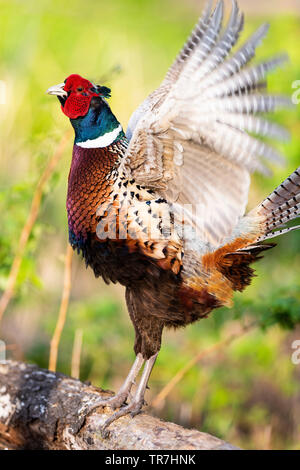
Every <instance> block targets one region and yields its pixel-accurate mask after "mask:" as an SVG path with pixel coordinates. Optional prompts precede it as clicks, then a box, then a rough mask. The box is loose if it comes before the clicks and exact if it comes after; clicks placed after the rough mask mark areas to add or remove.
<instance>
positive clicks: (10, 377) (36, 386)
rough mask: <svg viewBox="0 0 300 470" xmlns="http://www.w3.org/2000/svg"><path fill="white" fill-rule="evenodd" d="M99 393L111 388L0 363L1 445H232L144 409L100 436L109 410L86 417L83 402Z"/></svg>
mask: <svg viewBox="0 0 300 470" xmlns="http://www.w3.org/2000/svg"><path fill="white" fill-rule="evenodd" d="M99 395H100V396H102V397H109V396H111V395H112V392H110V391H107V390H102V389H99V388H96V387H93V386H91V385H89V384H87V383H82V382H80V381H79V380H76V379H72V378H70V377H67V376H65V375H63V374H59V373H53V372H49V371H48V370H45V369H40V368H38V367H37V366H35V365H31V364H24V363H20V362H14V361H5V362H2V363H0V449H1V448H2V449H3V448H8V449H69V450H72V449H77V450H79V449H83V450H93V449H98V450H107V449H114V450H125V449H126V450H141V449H147V450H162V449H163V450H169V449H176V450H180V449H181V450H183V449H185V450H196V449H206V450H210V449H228V450H234V449H236V447H234V446H232V445H230V444H227V443H226V442H224V441H222V440H220V439H217V438H216V437H213V436H210V435H209V434H206V433H203V432H199V431H196V430H191V429H184V428H182V427H181V426H178V425H176V424H173V423H167V422H163V421H161V420H159V419H158V418H155V417H152V416H149V415H147V414H146V413H141V414H140V415H138V416H136V417H135V418H133V419H132V418H131V417H128V416H125V417H122V418H120V419H119V420H118V421H116V422H115V423H113V424H112V425H111V427H110V435H109V437H108V438H107V439H103V438H102V437H101V434H100V432H99V429H100V428H101V425H102V424H103V423H104V421H105V420H106V419H107V417H108V416H109V415H110V414H111V413H112V411H111V410H110V409H109V408H103V409H98V410H96V411H95V412H93V414H91V415H90V416H88V417H87V418H85V415H86V410H87V406H88V405H89V404H91V403H93V401H94V400H95V399H96V398H98V397H99Z"/></svg>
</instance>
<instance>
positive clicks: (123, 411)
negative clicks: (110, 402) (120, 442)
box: [101, 400, 144, 439]
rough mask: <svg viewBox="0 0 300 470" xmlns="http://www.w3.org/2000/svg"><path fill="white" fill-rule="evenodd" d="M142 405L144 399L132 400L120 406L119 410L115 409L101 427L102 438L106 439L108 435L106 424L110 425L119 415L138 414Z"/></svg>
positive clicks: (132, 415)
mask: <svg viewBox="0 0 300 470" xmlns="http://www.w3.org/2000/svg"><path fill="white" fill-rule="evenodd" d="M143 405H144V400H139V401H135V400H133V401H132V402H131V403H129V404H128V405H125V406H124V407H123V408H120V410H119V411H116V412H115V413H114V414H113V415H112V416H110V417H109V418H108V419H107V420H106V421H105V423H104V424H103V426H102V428H101V436H102V438H103V439H107V438H108V436H109V430H108V429H107V428H108V426H110V425H111V423H113V422H114V421H116V420H117V419H119V418H120V417H121V416H125V415H130V416H131V417H132V418H134V416H136V415H137V414H139V413H140V412H141V410H142V407H143Z"/></svg>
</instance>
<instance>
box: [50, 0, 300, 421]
mask: <svg viewBox="0 0 300 470" xmlns="http://www.w3.org/2000/svg"><path fill="white" fill-rule="evenodd" d="M223 9H224V2H223V0H219V1H218V2H217V5H216V7H215V9H214V10H212V0H209V1H208V3H207V6H206V9H205V11H204V13H203V16H202V17H201V18H200V20H199V22H198V24H197V25H196V27H195V29H194V31H193V32H192V34H191V36H190V38H189V40H188V41H187V43H186V45H185V46H184V48H183V49H182V51H181V52H180V53H179V55H178V57H177V58H176V60H175V62H174V64H173V65H172V67H171V68H170V69H169V71H168V73H167V75H166V77H165V79H164V81H163V82H162V84H161V86H160V87H159V88H158V89H157V90H155V91H154V92H153V93H152V94H151V95H149V97H148V98H147V99H146V100H145V101H144V102H143V103H142V104H141V105H140V107H139V108H138V109H137V110H136V111H135V112H134V114H133V116H132V117H131V119H130V121H129V125H128V129H127V133H126V135H127V137H125V134H124V132H123V129H122V126H121V124H120V123H119V122H118V120H117V119H116V117H115V116H114V114H113V113H112V111H111V109H110V107H109V105H108V103H107V101H106V98H108V97H109V96H110V90H109V89H108V88H106V87H101V86H96V85H94V84H93V83H92V82H89V81H88V80H85V79H83V78H82V77H80V76H79V75H71V76H69V77H68V78H67V79H66V80H65V82H64V83H62V84H60V85H58V86H56V87H52V88H50V89H49V93H52V94H56V95H57V96H58V98H59V100H60V103H61V107H62V111H63V112H64V113H65V114H66V115H67V116H68V117H69V118H70V120H71V124H72V125H73V127H74V130H75V142H74V149H73V159H72V164H71V170H70V175H69V185H68V197H67V212H68V223H69V233H70V243H71V244H72V246H73V248H74V249H77V250H78V251H79V252H80V253H81V254H82V255H83V257H84V258H85V261H86V264H87V265H88V266H90V267H91V268H92V269H93V271H94V273H95V275H96V276H97V277H98V276H101V277H102V278H103V279H104V281H105V282H114V283H115V282H119V283H121V284H122V285H124V286H125V287H126V301H127V306H128V311H129V315H130V318H131V320H132V323H133V325H134V329H135V346H134V350H135V353H136V360H135V362H134V365H133V367H132V369H131V371H130V373H129V375H128V377H127V379H126V380H125V382H124V385H123V386H122V388H121V390H120V391H119V392H118V394H117V395H116V396H115V397H113V398H112V399H111V400H110V401H109V402H108V403H107V402H105V403H104V402H102V401H101V400H100V401H99V402H97V405H105V404H109V405H110V406H112V407H119V406H122V405H124V403H125V402H126V399H127V398H128V396H129V393H130V390H131V388H132V384H133V383H134V380H135V378H136V376H137V374H138V372H139V370H140V369H141V367H142V364H143V363H144V362H145V368H144V371H143V375H142V378H141V381H140V384H139V386H138V388H137V392H136V394H135V396H134V398H133V400H132V401H131V403H130V404H129V405H127V406H124V407H123V408H121V409H120V410H119V411H118V412H117V413H116V414H115V415H114V416H113V418H112V419H110V420H108V422H107V423H106V425H105V427H106V426H108V425H109V424H110V422H111V421H112V420H113V419H115V418H117V417H119V416H122V415H123V414H126V413H128V412H131V413H132V414H136V413H137V412H139V411H140V409H141V407H142V404H143V397H144V393H145V389H146V385H147V382H148V379H149V376H150V373H151V369H152V367H153V365H154V362H155V359H156V357H157V354H158V351H159V349H160V346H161V335H162V331H163V329H164V327H181V326H186V325H187V324H189V323H193V322H194V321H196V320H199V319H201V318H204V317H206V316H207V315H208V314H209V313H210V312H211V311H212V310H213V309H215V308H219V307H221V306H227V307H230V306H231V305H232V298H233V294H234V292H235V291H243V290H244V289H245V287H246V286H248V285H249V284H250V282H251V279H252V277H253V274H254V271H253V268H252V267H251V265H252V263H253V262H255V261H256V260H258V259H260V258H261V254H262V253H263V252H264V251H265V250H268V249H270V248H272V247H273V246H274V244H269V243H268V244H264V243H263V242H264V241H265V240H269V239H270V238H273V237H274V236H277V235H281V234H283V233H287V232H289V231H291V230H295V229H297V228H300V227H299V226H290V227H285V224H286V223H288V222H290V221H293V220H294V219H297V218H298V217H299V214H300V169H299V168H298V169H297V170H296V171H295V172H294V173H293V174H292V175H291V176H290V177H289V178H287V180H286V181H285V182H284V183H283V184H281V185H280V186H279V187H278V188H277V189H276V190H275V191H274V192H273V193H272V194H271V195H270V196H269V197H268V198H267V199H266V200H265V201H263V202H262V203H261V204H260V205H259V206H258V207H256V208H255V209H253V210H252V211H251V212H249V213H247V214H246V213H245V212H246V205H247V200H248V191H249V184H250V174H251V173H252V172H253V171H255V170H259V171H265V166H264V162H263V161H262V158H264V159H265V160H270V161H280V160H281V157H280V155H279V154H278V152H277V151H276V150H275V149H274V148H272V147H271V146H269V145H268V144H267V143H265V142H264V141H262V140H259V138H256V137H254V136H253V134H255V135H257V136H258V137H259V136H263V137H278V138H284V137H286V132H285V130H284V129H282V128H281V127H280V126H278V125H277V124H274V123H272V122H270V121H267V120H266V119H265V118H263V117H262V116H260V115H259V114H260V113H266V112H272V111H274V110H275V109H276V108H277V107H279V106H283V105H288V104H289V100H288V99H286V98H284V97H280V96H270V95H268V94H267V93H266V92H265V86H266V84H265V77H266V74H267V73H268V71H269V70H271V69H273V68H274V67H276V66H277V65H280V64H282V63H283V62H284V60H285V59H284V57H282V56H280V57H275V58H274V59H271V60H269V61H265V62H263V63H261V64H258V65H250V61H251V60H252V58H253V57H254V55H255V49H256V47H257V46H258V44H259V43H260V42H261V40H262V39H263V37H264V36H265V35H266V33H267V29H268V27H267V25H263V26H262V27H260V28H259V29H258V30H257V31H256V32H255V33H254V34H253V35H252V36H251V37H250V38H249V39H248V41H246V42H245V44H244V45H242V46H241V47H240V48H239V49H238V50H237V51H232V49H233V47H234V46H235V44H236V43H237V42H238V39H239V35H240V32H241V30H242V28H243V24H244V19H243V15H242V13H241V12H240V11H239V8H238V6H237V3H236V1H235V0H232V11H231V15H230V18H229V20H228V23H227V25H226V27H224V28H223ZM251 134H252V135H251ZM195 209H196V210H195Z"/></svg>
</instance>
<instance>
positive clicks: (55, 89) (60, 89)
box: [46, 83, 68, 98]
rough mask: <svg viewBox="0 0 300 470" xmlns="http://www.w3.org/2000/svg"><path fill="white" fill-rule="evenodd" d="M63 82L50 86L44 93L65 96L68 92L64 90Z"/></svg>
mask: <svg viewBox="0 0 300 470" xmlns="http://www.w3.org/2000/svg"><path fill="white" fill-rule="evenodd" d="M64 86H65V84H64V83H59V84H58V85H54V86H51V87H50V88H48V90H47V91H46V93H48V95H56V96H61V97H62V98H66V97H67V96H68V93H67V92H66V91H65V90H64Z"/></svg>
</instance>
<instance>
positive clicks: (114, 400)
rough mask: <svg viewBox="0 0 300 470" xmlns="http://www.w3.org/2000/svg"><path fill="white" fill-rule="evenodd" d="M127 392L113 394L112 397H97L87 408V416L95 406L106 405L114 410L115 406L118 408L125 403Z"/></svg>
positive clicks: (101, 406) (103, 406)
mask: <svg viewBox="0 0 300 470" xmlns="http://www.w3.org/2000/svg"><path fill="white" fill-rule="evenodd" d="M126 400H127V394H126V395H125V394H120V395H118V394H117V395H114V396H113V397H110V398H106V399H97V400H96V401H95V402H94V403H93V404H92V405H91V406H90V407H89V409H88V412H87V416H88V415H90V414H91V413H92V412H93V411H94V410H96V409H97V408H105V407H106V406H108V407H109V408H111V409H113V410H115V409H116V408H120V407H121V406H122V405H125V404H126Z"/></svg>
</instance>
